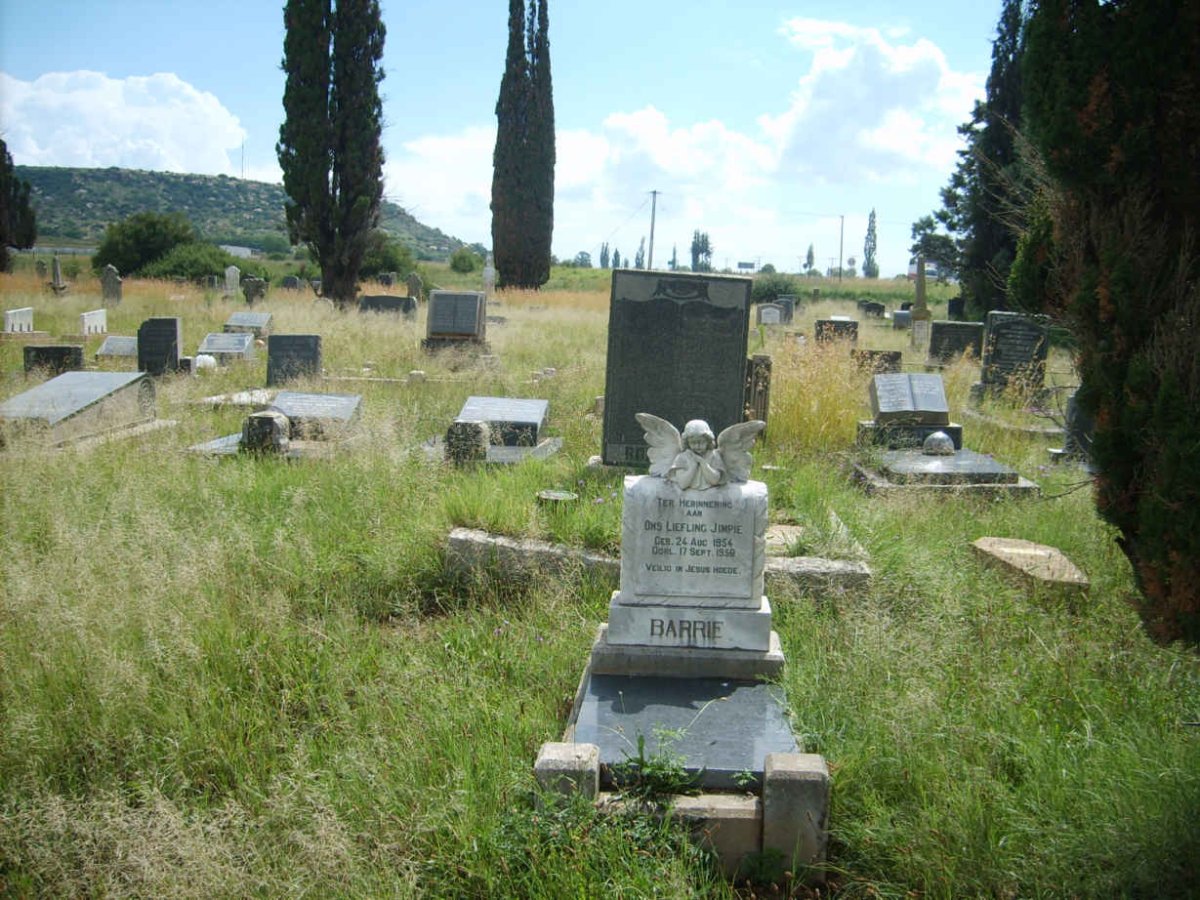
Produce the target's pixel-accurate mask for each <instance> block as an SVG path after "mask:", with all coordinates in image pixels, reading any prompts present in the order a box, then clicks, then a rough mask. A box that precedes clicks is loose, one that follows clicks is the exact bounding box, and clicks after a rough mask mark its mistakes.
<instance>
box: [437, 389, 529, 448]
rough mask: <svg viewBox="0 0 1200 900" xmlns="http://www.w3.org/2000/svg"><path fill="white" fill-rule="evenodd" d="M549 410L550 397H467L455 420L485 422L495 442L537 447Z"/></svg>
mask: <svg viewBox="0 0 1200 900" xmlns="http://www.w3.org/2000/svg"><path fill="white" fill-rule="evenodd" d="M549 411H550V401H549V400H522V399H517V398H513V397H468V398H467V402H466V403H464V404H463V407H462V410H461V411H460V412H459V414H458V417H457V418H456V419H455V421H456V422H486V423H487V425H488V431H489V433H490V436H491V442H492V443H493V444H503V445H504V446H506V447H536V446H537V444H538V440H539V438H540V436H541V430H542V429H543V428H545V427H546V416H547V414H548V413H549Z"/></svg>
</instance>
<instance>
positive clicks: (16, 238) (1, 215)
mask: <svg viewBox="0 0 1200 900" xmlns="http://www.w3.org/2000/svg"><path fill="white" fill-rule="evenodd" d="M36 241H37V216H36V215H35V214H34V211H33V206H32V205H31V204H30V202H29V182H28V181H22V180H21V179H19V178H17V176H16V175H15V174H14V173H13V161H12V155H11V154H9V152H8V145H7V144H6V143H5V142H4V141H3V139H0V272H7V271H8V270H9V268H10V267H11V266H12V259H11V258H10V256H9V252H8V248H9V247H16V248H17V249H18V250H24V249H26V248H28V247H32V246H33V245H34V243H35V242H36Z"/></svg>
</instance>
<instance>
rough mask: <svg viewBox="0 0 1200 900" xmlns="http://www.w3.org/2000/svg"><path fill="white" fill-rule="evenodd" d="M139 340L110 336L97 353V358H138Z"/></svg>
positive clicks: (123, 336)
mask: <svg viewBox="0 0 1200 900" xmlns="http://www.w3.org/2000/svg"><path fill="white" fill-rule="evenodd" d="M137 355H138V339H137V338H136V337H126V336H125V335H120V334H110V335H109V336H108V337H106V338H105V339H104V343H102V344H101V345H100V349H99V350H97V351H96V358H97V359H100V358H102V357H114V358H115V357H137Z"/></svg>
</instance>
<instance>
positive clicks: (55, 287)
mask: <svg viewBox="0 0 1200 900" xmlns="http://www.w3.org/2000/svg"><path fill="white" fill-rule="evenodd" d="M50 271H51V272H52V273H53V275H52V276H51V280H50V289H51V290H52V291H54V293H56V294H65V293H66V291H67V283H66V282H65V281H64V280H63V274H62V263H61V262H59V259H58V254H57V253H56V254H54V259H52V260H51V261H50Z"/></svg>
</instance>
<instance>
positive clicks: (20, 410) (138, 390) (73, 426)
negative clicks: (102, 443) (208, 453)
mask: <svg viewBox="0 0 1200 900" xmlns="http://www.w3.org/2000/svg"><path fill="white" fill-rule="evenodd" d="M153 419H154V384H153V382H151V381H150V379H149V378H148V377H147V376H146V374H145V373H143V372H64V373H63V374H62V375H59V376H58V377H56V378H52V379H50V380H49V381H45V382H42V383H41V384H39V385H38V386H37V387H35V388H32V389H31V390H28V391H25V393H23V394H18V395H17V396H16V397H13V398H11V399H9V400H6V401H5V402H4V403H0V445H12V444H15V443H24V442H27V441H28V442H30V443H36V444H59V443H62V442H65V441H69V440H75V439H79V438H84V437H90V436H92V435H96V434H100V433H102V432H105V433H107V432H112V431H114V430H118V429H121V428H125V427H128V426H131V425H137V424H140V423H143V422H147V421H150V420H153Z"/></svg>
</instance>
